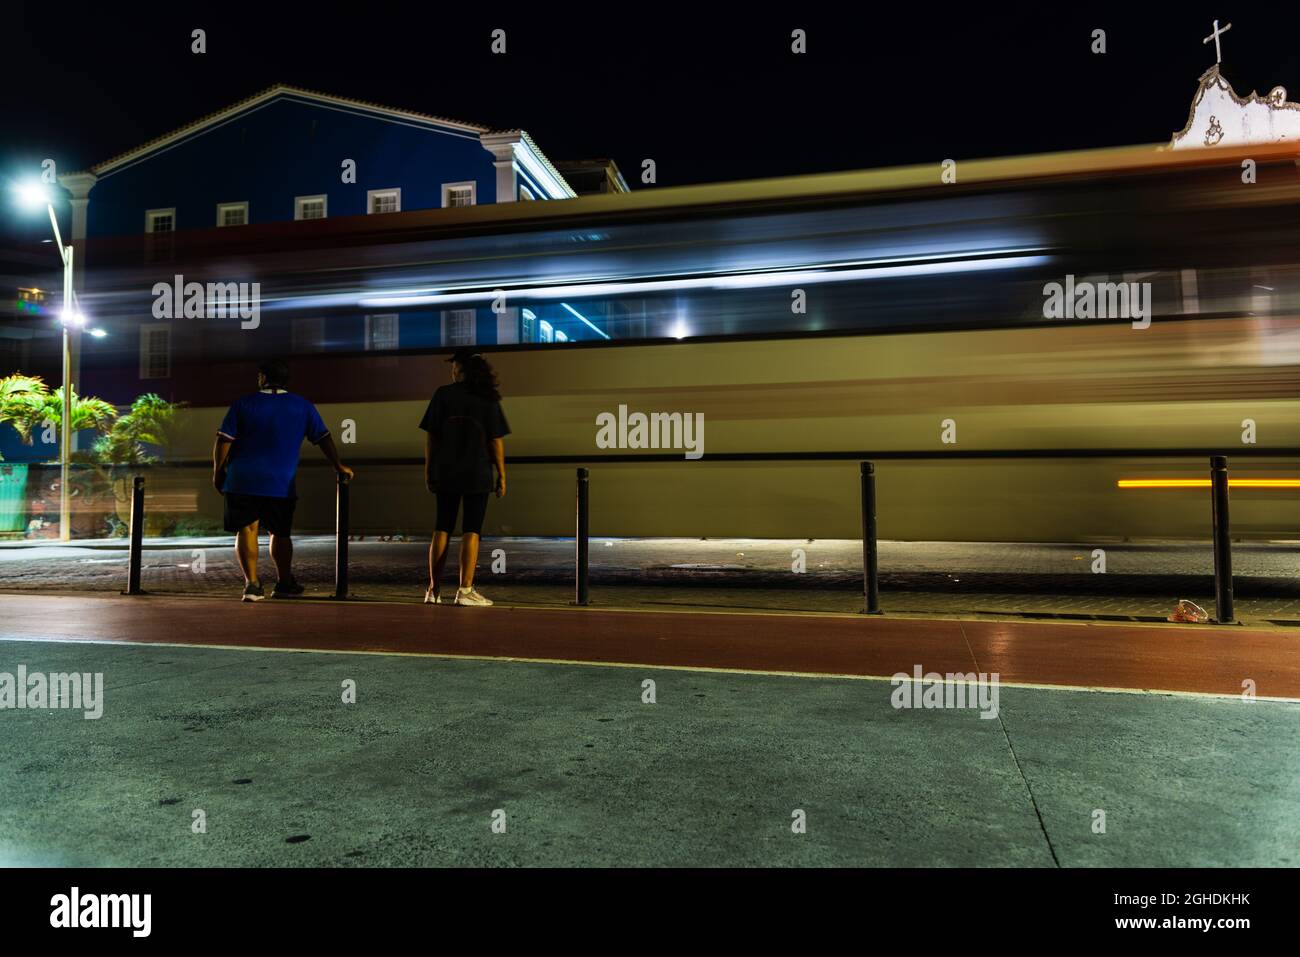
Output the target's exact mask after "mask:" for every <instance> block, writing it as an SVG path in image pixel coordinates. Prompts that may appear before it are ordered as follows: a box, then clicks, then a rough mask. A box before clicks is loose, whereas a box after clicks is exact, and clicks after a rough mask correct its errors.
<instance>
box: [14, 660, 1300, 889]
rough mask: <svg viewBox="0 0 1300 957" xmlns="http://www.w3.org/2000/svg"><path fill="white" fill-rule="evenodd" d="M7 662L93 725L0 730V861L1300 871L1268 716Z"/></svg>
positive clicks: (1136, 704) (569, 671)
mask: <svg viewBox="0 0 1300 957" xmlns="http://www.w3.org/2000/svg"><path fill="white" fill-rule="evenodd" d="M17 663H23V664H25V665H26V666H27V668H28V669H29V671H46V672H57V671H69V670H78V671H86V670H90V671H102V672H103V673H104V676H105V682H106V690H105V709H104V715H103V717H102V718H100V719H98V720H85V719H83V717H82V715H81V714H80V713H79V712H70V711H55V712H32V711H4V712H0V722H2V723H3V728H4V733H3V734H0V865H38V864H39V865H94V866H138V865H202V866H213V865H241V866H271V865H276V866H283V865H326V866H348V865H357V866H389V865H394V866H395V865H420V866H437V865H601V866H633V865H680V866H692V865H755V866H776V865H891V866H902V865H988V866H994V865H1012V866H1043V867H1050V866H1053V865H1056V864H1059V865H1061V866H1067V867H1078V866H1119V865H1137V866H1154V865H1176V866H1182V865H1207V866H1241V865H1257V866H1258V865H1280V866H1287V865H1295V864H1297V863H1300V776H1298V775H1297V774H1296V768H1297V767H1300V733H1297V731H1300V705H1296V704H1293V703H1285V702H1268V701H1257V702H1254V703H1250V704H1247V703H1243V702H1242V701H1240V700H1235V699H1230V698H1214V697H1199V696H1170V695H1150V694H1115V693H1094V692H1085V691H1049V690H1035V689H1029V688H1004V689H1002V693H1001V708H1000V714H999V717H998V718H997V719H996V720H986V719H981V718H980V717H979V714H978V712H976V711H971V710H901V711H900V710H895V709H894V708H892V707H891V706H890V703H889V694H890V691H891V688H890V686H889V684H888V683H886V682H883V681H877V680H854V679H839V678H801V677H780V676H761V675H746V674H735V673H717V672H699V671H679V670H663V669H655V668H647V667H640V666H636V667H594V666H584V665H560V664H538V663H526V662H507V661H478V660H451V659H444V658H432V657H409V656H395V655H380V654H320V653H285V652H280V651H254V650H244V651H233V650H220V649H210V648H181V647H156V646H124V645H86V644H79V643H50V642H42V643H33V642H7V641H6V642H0V670H12V668H13V666H14V665H16V664H17ZM646 680H653V681H654V682H655V685H656V688H655V690H656V699H657V703H654V704H647V703H643V694H644V690H643V689H644V682H645V681H646ZM345 682H355V687H356V703H355V704H345V703H344V702H343V700H342V688H343V686H344V683H345ZM797 811H802V812H804V814H805V815H806V820H807V833H805V834H796V833H793V832H792V830H791V823H792V821H793V820H794V817H793V815H794V814H795V813H796V812H797ZM198 812H202V817H203V819H204V820H205V821H206V833H194V830H193V822H194V820H195V815H196V813H198ZM494 812H498V813H496V820H504V822H505V832H504V833H494V831H493V829H492V824H493V820H494ZM1099 812H1104V814H1105V833H1097V832H1096V830H1095V827H1094V822H1096V821H1098V820H1100V817H1099ZM502 815H504V818H502Z"/></svg>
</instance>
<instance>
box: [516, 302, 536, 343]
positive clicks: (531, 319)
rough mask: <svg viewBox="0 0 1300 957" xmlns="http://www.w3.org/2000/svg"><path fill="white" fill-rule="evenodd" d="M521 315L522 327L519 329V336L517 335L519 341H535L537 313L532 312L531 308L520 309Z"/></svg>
mask: <svg viewBox="0 0 1300 957" xmlns="http://www.w3.org/2000/svg"><path fill="white" fill-rule="evenodd" d="M521 315H522V316H523V323H522V325H523V328H522V329H520V337H519V338H520V341H521V342H536V341H537V313H535V312H533V311H532V310H531V309H524V310H522V312H521Z"/></svg>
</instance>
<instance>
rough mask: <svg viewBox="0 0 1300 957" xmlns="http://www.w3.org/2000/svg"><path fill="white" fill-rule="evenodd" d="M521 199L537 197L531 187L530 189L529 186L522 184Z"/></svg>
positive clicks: (520, 189)
mask: <svg viewBox="0 0 1300 957" xmlns="http://www.w3.org/2000/svg"><path fill="white" fill-rule="evenodd" d="M519 199H520V200H521V201H526V200H534V199H537V197H536V196H534V195H533V191H532V190H531V189H529V188H528V187H527V186H520V187H519Z"/></svg>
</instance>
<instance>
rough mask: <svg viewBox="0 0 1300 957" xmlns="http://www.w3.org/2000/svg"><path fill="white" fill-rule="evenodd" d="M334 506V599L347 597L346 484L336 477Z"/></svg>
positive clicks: (348, 491)
mask: <svg viewBox="0 0 1300 957" xmlns="http://www.w3.org/2000/svg"><path fill="white" fill-rule="evenodd" d="M337 478H338V482H337V484H336V485H335V504H334V597H335V598H347V597H348V496H349V495H350V494H351V493H350V489H349V488H348V483H347V482H346V481H345V480H344V478H343V476H342V475H339V476H337Z"/></svg>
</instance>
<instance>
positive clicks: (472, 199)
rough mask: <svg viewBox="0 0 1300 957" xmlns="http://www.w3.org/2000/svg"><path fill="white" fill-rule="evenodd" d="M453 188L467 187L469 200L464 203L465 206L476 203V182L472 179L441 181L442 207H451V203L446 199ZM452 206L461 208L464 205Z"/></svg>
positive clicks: (475, 204)
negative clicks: (460, 181)
mask: <svg viewBox="0 0 1300 957" xmlns="http://www.w3.org/2000/svg"><path fill="white" fill-rule="evenodd" d="M453 189H468V190H469V202H468V203H466V204H464V205H465V206H477V205H478V183H477V182H475V181H474V180H469V181H467V182H464V183H443V184H442V208H443V209H448V208H452V206H451V203H449V202H448V200H449V199H450V198H451V191H452V190H453ZM454 208H456V209H463V208H464V206H457V207H454Z"/></svg>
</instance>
